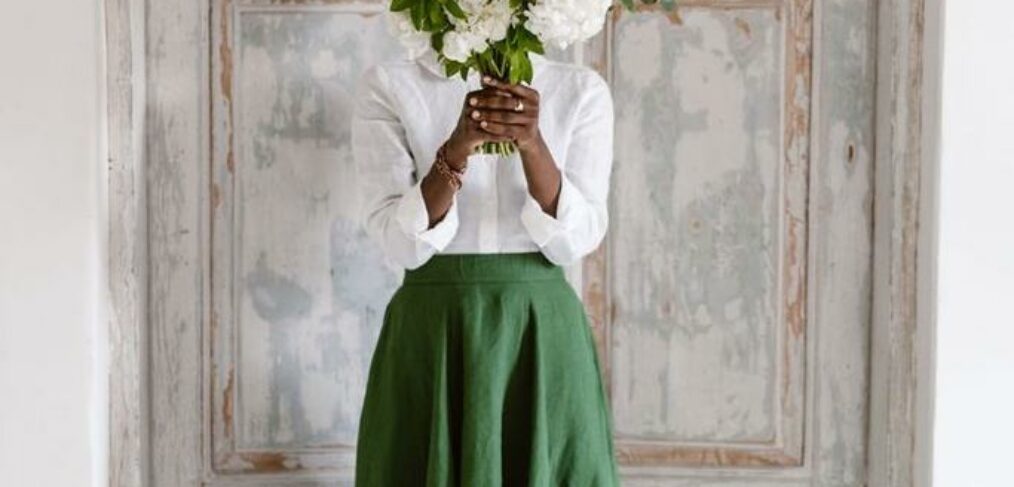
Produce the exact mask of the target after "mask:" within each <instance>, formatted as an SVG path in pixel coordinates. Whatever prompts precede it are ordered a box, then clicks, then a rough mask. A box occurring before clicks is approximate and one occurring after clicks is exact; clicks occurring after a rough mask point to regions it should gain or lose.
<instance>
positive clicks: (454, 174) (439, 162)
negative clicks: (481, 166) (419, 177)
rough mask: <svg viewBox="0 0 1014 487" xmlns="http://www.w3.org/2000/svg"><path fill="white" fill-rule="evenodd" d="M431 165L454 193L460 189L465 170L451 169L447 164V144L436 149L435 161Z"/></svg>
mask: <svg viewBox="0 0 1014 487" xmlns="http://www.w3.org/2000/svg"><path fill="white" fill-rule="evenodd" d="M433 165H434V166H435V167H436V169H437V172H438V173H440V174H443V175H444V177H446V178H447V181H448V182H449V183H450V185H451V186H452V187H454V190H455V191H457V190H459V189H461V178H462V177H464V176H465V170H464V168H462V169H456V168H453V167H451V165H450V164H448V163H447V144H444V145H441V146H440V148H439V149H437V159H436V161H435V162H434V163H433Z"/></svg>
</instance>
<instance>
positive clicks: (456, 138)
mask: <svg viewBox="0 0 1014 487" xmlns="http://www.w3.org/2000/svg"><path fill="white" fill-rule="evenodd" d="M506 96H508V95H506V94H503V93H501V92H498V90H496V89H494V88H490V87H487V88H481V89H478V90H475V91H471V92H469V93H468V94H466V95H465V99H464V101H463V102H462V106H461V113H460V114H459V115H458V124H457V126H455V127H454V131H453V132H452V133H451V136H450V138H448V139H447V163H448V164H450V165H451V166H454V167H455V168H459V169H460V168H462V167H464V166H465V163H466V159H467V158H468V156H469V155H471V154H472V153H474V152H475V150H476V149H477V148H478V147H479V146H480V145H482V144H483V143H485V142H487V141H490V140H493V139H492V138H491V137H490V134H489V133H487V132H485V131H484V130H483V129H482V127H481V123H482V121H481V120H480V119H479V117H478V116H477V114H476V113H475V107H476V106H478V105H480V104H495V103H497V100H498V99H500V98H506Z"/></svg>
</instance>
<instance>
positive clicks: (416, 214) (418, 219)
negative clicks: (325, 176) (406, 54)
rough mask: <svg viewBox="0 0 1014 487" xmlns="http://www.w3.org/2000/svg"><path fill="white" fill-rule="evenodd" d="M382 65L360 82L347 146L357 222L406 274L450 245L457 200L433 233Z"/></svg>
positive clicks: (420, 176)
mask: <svg viewBox="0 0 1014 487" xmlns="http://www.w3.org/2000/svg"><path fill="white" fill-rule="evenodd" d="M389 85H390V83H389V80H388V78H387V76H386V73H385V72H384V70H383V67H382V66H381V65H375V66H372V67H370V68H368V69H367V70H366V71H365V72H364V73H363V75H362V76H361V77H360V79H359V83H358V84H357V89H356V104H355V108H354V110H353V115H352V126H351V145H352V158H353V161H354V164H355V168H356V175H357V182H358V184H357V188H358V192H359V203H360V212H359V215H360V220H361V223H362V224H363V227H364V228H365V230H366V233H367V235H368V236H369V237H370V238H371V239H372V240H374V241H375V242H377V244H378V245H380V246H381V247H382V248H383V251H384V254H385V255H387V256H388V257H389V258H390V259H392V260H393V261H395V262H396V263H397V264H399V265H401V266H402V267H404V268H406V269H414V268H416V267H419V266H421V265H422V264H423V263H425V262H426V261H427V260H429V258H430V257H432V256H433V254H435V253H437V252H439V251H441V250H443V249H444V248H445V247H446V246H447V245H448V244H449V243H450V242H451V240H453V239H454V236H455V234H456V233H457V229H458V201H457V199H458V198H457V194H455V196H454V197H453V199H452V200H451V206H450V208H449V209H448V210H447V213H446V214H445V215H444V216H443V218H442V219H441V220H440V221H439V222H437V223H436V224H435V225H434V226H433V227H432V228H431V227H430V225H429V213H428V211H427V209H426V202H425V200H424V199H423V196H422V187H421V185H422V176H423V175H422V174H417V171H416V165H415V161H414V159H413V158H412V153H411V150H410V148H409V144H408V137H407V135H406V133H405V128H404V125H403V124H402V123H401V121H400V119H399V118H398V114H397V111H396V110H395V108H394V104H393V98H392V97H391V95H390V90H389Z"/></svg>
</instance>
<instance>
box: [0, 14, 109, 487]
mask: <svg viewBox="0 0 1014 487" xmlns="http://www.w3.org/2000/svg"><path fill="white" fill-rule="evenodd" d="M102 42H103V39H102V32H101V3H100V2H99V1H98V0H52V1H46V2H4V3H3V8H2V13H0V72H2V74H0V485H4V486H29V485H31V486H44V487H48V486H60V487H74V486H100V485H106V480H105V476H106V474H105V470H106V463H107V458H106V457H107V455H106V443H107V440H106V438H107V433H106V432H107V429H108V428H107V423H106V417H107V414H108V408H107V407H106V396H107V393H106V385H105V384H106V380H105V377H106V371H105V350H106V345H105V344H106V337H105V325H104V323H105V318H104V316H105V309H104V305H103V304H102V303H104V302H105V297H104V289H105V281H106V278H105V275H104V272H105V267H106V266H105V256H104V253H103V252H104V251H103V249H104V247H105V243H104V236H105V230H104V229H105V227H106V225H105V221H104V215H105V207H104V203H103V201H104V199H105V196H104V191H105V190H104V181H105V172H104V166H105V165H104V164H103V163H102V157H101V154H102V153H103V150H104V148H103V146H102V142H101V141H102V140H104V139H105V137H104V135H103V127H102V120H103V114H104V110H105V109H104V104H105V103H104V100H103V99H102V93H103V90H104V88H103V86H102V72H103V67H102V62H103V60H102V57H101V53H102Z"/></svg>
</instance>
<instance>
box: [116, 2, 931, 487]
mask: <svg viewBox="0 0 1014 487" xmlns="http://www.w3.org/2000/svg"><path fill="white" fill-rule="evenodd" d="M817 1H818V2H819V3H822V2H824V1H827V0H817ZM103 3H104V15H103V18H104V26H103V28H104V33H105V60H106V70H105V74H106V80H107V93H106V100H107V107H106V111H107V117H108V133H107V138H108V140H107V147H108V150H109V154H108V164H109V175H108V177H109V180H108V192H109V193H108V197H109V215H108V222H109V228H108V237H109V247H110V252H109V261H108V266H109V283H108V286H109V295H110V313H109V340H110V343H109V353H110V357H109V367H110V370H109V379H110V384H109V408H110V410H109V442H110V443H109V455H110V456H109V479H110V485H111V486H142V485H149V484H150V480H151V479H152V471H153V466H152V465H149V462H148V458H149V457H150V456H151V455H152V453H155V452H153V451H152V446H151V442H150V431H151V428H152V427H153V426H152V424H153V421H154V420H155V419H156V418H154V417H153V415H152V409H153V408H152V403H151V400H152V397H153V393H154V390H155V388H156V387H159V386H160V385H164V384H165V380H166V379H165V378H161V379H158V378H154V377H152V370H153V367H152V365H151V364H152V361H153V360H158V359H159V353H160V352H158V351H154V352H153V351H152V349H151V348H150V347H149V338H148V337H149V336H158V335H159V334H160V328H159V327H160V326H164V325H167V323H165V320H166V318H167V317H166V315H165V314H164V313H163V312H162V311H161V307H159V306H153V307H150V306H149V299H148V296H149V294H150V292H151V288H152V285H159V284H158V283H156V282H153V281H152V273H151V272H149V269H148V255H149V249H150V248H151V247H152V246H154V247H156V248H155V249H154V250H155V251H156V252H162V251H163V249H162V248H160V247H159V246H160V245H162V242H160V241H151V240H150V238H149V236H150V233H149V222H148V209H149V207H148V198H149V195H153V196H152V197H162V196H164V194H165V190H164V189H163V188H162V187H161V186H155V184H157V182H156V177H154V176H151V175H150V174H149V173H150V172H157V173H159V174H163V173H164V172H165V171H168V172H169V173H174V170H173V168H171V167H159V165H160V164H161V165H163V166H165V165H168V164H167V162H171V161H167V160H165V159H166V158H165V157H163V156H164V155H163V154H159V153H158V151H157V150H155V149H158V148H153V147H149V146H148V143H147V142H146V138H145V137H146V134H147V125H148V121H149V120H151V121H153V122H158V121H159V119H158V118H154V119H153V118H151V117H152V113H151V111H152V103H153V102H154V101H155V100H152V99H150V98H149V85H148V81H149V76H148V73H150V72H152V71H151V70H150V67H151V66H149V62H152V63H153V64H155V65H156V67H157V64H158V63H159V62H161V61H160V60H159V59H154V58H153V59H151V60H150V61H149V57H148V56H149V50H148V46H147V39H146V36H147V35H148V31H146V28H150V25H149V21H154V22H170V21H169V20H165V18H166V14H167V13H168V11H167V9H172V8H177V7H178V5H177V4H175V3H171V2H170V3H171V5H169V4H165V5H162V4H158V3H155V4H148V3H147V2H146V1H145V0H103ZM167 5H168V6H167ZM195 5H196V4H195ZM189 10H193V12H187V13H186V14H185V15H183V16H182V20H181V19H174V20H172V21H174V22H180V21H191V22H193V24H192V26H191V27H193V30H192V31H191V32H189V33H188V34H187V35H190V36H205V37H206V36H207V34H208V28H209V27H208V25H207V20H208V17H207V12H204V11H201V10H202V9H201V8H200V7H198V6H194V7H191V8H190V9H189ZM203 10H206V9H203ZM942 16H943V0H881V1H880V2H879V4H878V11H877V17H878V19H877V20H878V22H877V25H878V26H877V36H878V39H877V80H876V84H877V86H876V99H877V103H876V108H875V110H876V115H875V116H876V144H875V145H876V152H875V162H874V164H875V174H874V178H875V181H874V188H875V189H874V193H875V196H874V215H875V218H874V221H875V224H874V234H873V239H874V255H873V281H874V282H873V294H874V295H873V312H872V317H871V323H872V325H871V327H872V329H871V336H870V342H871V343H870V350H871V365H870V391H869V404H870V414H869V427H868V436H867V437H868V448H867V465H868V468H867V482H866V484H867V485H872V486H877V487H913V486H918V487H923V486H925V487H928V486H930V485H931V478H932V438H933V402H934V401H933V395H934V368H935V361H936V356H935V336H936V313H935V309H936V275H937V267H936V250H937V237H936V234H937V207H938V200H939V189H938V187H939V179H938V175H939V140H940V79H941V73H940V70H941V64H942V63H941V57H942V52H943V46H942V42H941V41H942ZM194 54H195V55H196V58H197V59H198V60H199V61H200V60H204V61H206V60H207V55H208V54H207V53H194ZM201 64H202V63H201V62H197V63H193V65H192V66H190V67H189V69H192V70H193V72H192V73H184V74H185V75H195V76H196V77H197V78H196V79H191V80H190V81H197V80H200V79H202V77H203V79H204V80H206V79H207V76H208V72H207V66H202V65H201ZM203 64H206V63H203ZM154 72H155V73H156V75H157V74H158V73H161V72H162V71H158V70H156V71H154ZM153 79H154V81H155V82H156V83H163V84H165V83H168V81H166V80H164V79H155V78H153ZM197 82H198V84H199V83H200V81H197ZM205 84H206V83H205ZM163 88H164V86H163ZM161 109H164V108H163V107H156V110H161ZM189 111H190V113H194V111H199V110H197V109H196V108H193V107H192V108H191V109H189ZM197 128H200V127H197ZM191 138H192V139H193V140H195V141H202V140H204V138H203V136H201V135H199V134H191ZM163 181H164V180H163ZM163 225H164V224H163V223H160V222H156V223H155V227H156V228H155V230H156V231H155V232H152V233H153V234H161V233H160V231H161V230H162V229H163V228H162V226H163ZM199 233H201V232H199V231H195V232H193V235H191V236H190V238H191V239H196V238H198V235H197V234H199ZM163 246H164V245H163ZM185 257H188V258H191V259H192V260H193V262H189V264H192V265H194V266H196V267H201V266H202V265H203V262H202V259H203V257H202V256H200V255H199V253H196V254H195V253H189V254H185ZM155 274H156V276H157V277H158V278H159V279H162V278H165V277H166V276H165V275H161V274H158V273H155ZM163 285H164V283H163ZM200 292H201V291H197V292H196V293H191V296H194V297H198V296H200ZM156 304H157V303H156ZM194 307H195V308H197V306H194ZM153 308H154V309H153ZM198 356H199V355H198ZM191 392H192V393H193V394H197V395H198V396H199V394H200V391H191ZM182 436H188V435H182ZM180 455H182V456H185V457H187V458H179V456H180ZM199 455H203V453H202V452H187V453H180V452H177V454H176V455H175V456H176V457H177V458H176V460H177V461H179V462H183V463H186V464H190V466H192V467H193V468H194V472H192V473H184V472H181V473H180V475H184V476H186V477H188V478H193V479H194V480H197V479H199V478H200V476H201V471H200V468H201V467H200V462H199ZM195 460H196V464H194V462H195ZM194 475H196V477H193V476H194Z"/></svg>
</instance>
